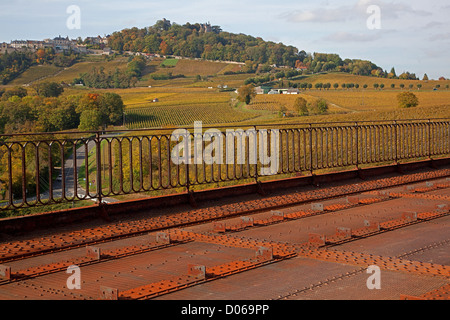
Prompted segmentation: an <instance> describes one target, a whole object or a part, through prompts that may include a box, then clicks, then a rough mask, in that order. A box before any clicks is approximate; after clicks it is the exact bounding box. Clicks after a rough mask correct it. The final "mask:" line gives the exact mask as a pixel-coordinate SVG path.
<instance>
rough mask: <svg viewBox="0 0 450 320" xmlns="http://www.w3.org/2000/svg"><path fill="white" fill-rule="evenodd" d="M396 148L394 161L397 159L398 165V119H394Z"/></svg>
mask: <svg viewBox="0 0 450 320" xmlns="http://www.w3.org/2000/svg"><path fill="white" fill-rule="evenodd" d="M394 129H395V130H394V149H395V155H394V161H395V165H398V146H397V144H398V141H397V139H398V132H397V131H398V124H397V120H394Z"/></svg>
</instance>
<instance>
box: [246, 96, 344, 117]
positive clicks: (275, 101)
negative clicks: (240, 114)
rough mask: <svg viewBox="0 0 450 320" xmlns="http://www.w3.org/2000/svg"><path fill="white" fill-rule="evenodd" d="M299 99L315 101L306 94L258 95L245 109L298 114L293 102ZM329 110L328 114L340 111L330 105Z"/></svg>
mask: <svg viewBox="0 0 450 320" xmlns="http://www.w3.org/2000/svg"><path fill="white" fill-rule="evenodd" d="M299 97H302V98H304V99H305V100H306V101H307V102H312V101H313V100H316V99H317V98H315V97H313V96H310V95H307V94H300V95H297V94H293V95H291V94H273V95H272V94H260V95H257V96H256V97H255V99H254V100H253V101H252V102H251V103H250V105H248V106H247V107H248V108H249V109H251V110H263V111H270V112H272V113H277V112H279V111H281V109H282V108H283V109H284V110H285V111H287V112H288V113H292V114H298V110H297V109H296V107H295V101H296V100H297V98H299ZM329 108H330V112H334V111H341V110H338V109H336V108H334V107H333V105H330V106H329ZM335 109H336V110H335Z"/></svg>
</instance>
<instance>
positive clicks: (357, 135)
mask: <svg viewBox="0 0 450 320" xmlns="http://www.w3.org/2000/svg"><path fill="white" fill-rule="evenodd" d="M358 129H359V126H358V122H355V133H356V136H355V141H356V163H355V165H356V169H359V132H358Z"/></svg>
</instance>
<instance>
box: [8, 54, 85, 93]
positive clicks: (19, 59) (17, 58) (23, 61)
mask: <svg viewBox="0 0 450 320" xmlns="http://www.w3.org/2000/svg"><path fill="white" fill-rule="evenodd" d="M79 58H80V54H78V53H75V52H73V51H64V52H58V53H56V52H55V50H54V49H53V48H46V49H39V50H37V51H36V52H33V51H14V52H11V53H4V54H2V55H0V84H7V83H8V82H10V81H12V80H14V79H15V78H16V77H17V76H19V75H20V74H21V73H22V72H24V71H25V70H27V69H28V68H29V67H31V66H33V65H43V64H51V65H54V66H57V67H70V66H71V65H73V64H74V63H75V62H76V61H77V60H78V59H79Z"/></svg>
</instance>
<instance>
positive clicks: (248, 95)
mask: <svg viewBox="0 0 450 320" xmlns="http://www.w3.org/2000/svg"><path fill="white" fill-rule="evenodd" d="M254 97H256V92H255V88H254V87H253V86H252V85H251V84H248V85H246V86H242V87H240V88H239V89H238V100H239V101H241V102H244V103H245V104H250V102H251V101H252V99H253V98H254Z"/></svg>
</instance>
